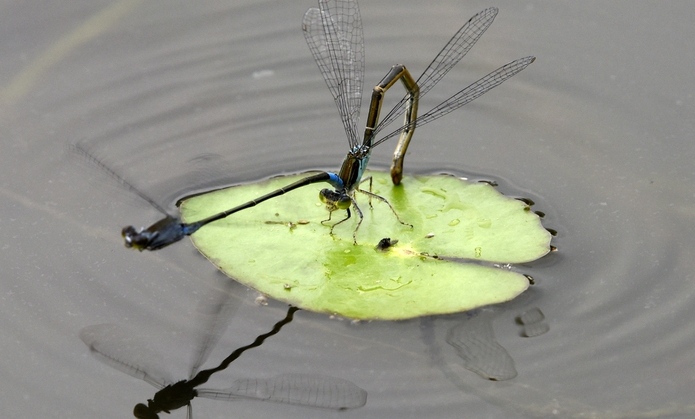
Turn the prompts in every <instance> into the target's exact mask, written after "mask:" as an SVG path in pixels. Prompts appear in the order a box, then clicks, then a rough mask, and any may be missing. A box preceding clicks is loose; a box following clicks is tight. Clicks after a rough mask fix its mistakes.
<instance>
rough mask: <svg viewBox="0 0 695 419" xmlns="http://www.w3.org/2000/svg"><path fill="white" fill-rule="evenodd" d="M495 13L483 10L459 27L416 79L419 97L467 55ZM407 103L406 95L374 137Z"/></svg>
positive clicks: (376, 130) (490, 10)
mask: <svg viewBox="0 0 695 419" xmlns="http://www.w3.org/2000/svg"><path fill="white" fill-rule="evenodd" d="M497 12H498V10H497V8H495V7H490V8H489V9H485V10H483V11H482V12H480V13H478V14H476V15H475V16H473V17H472V18H470V19H469V20H468V22H466V23H465V24H464V25H463V26H461V29H459V30H458V32H456V33H455V34H454V36H452V37H451V39H449V42H447V43H446V45H444V48H442V50H441V51H439V54H437V56H436V57H434V60H432V62H431V63H430V65H428V66H427V68H426V69H425V71H424V72H423V73H422V75H421V76H420V78H418V80H417V84H418V86H419V87H420V97H423V96H424V95H425V94H427V92H429V91H430V90H431V89H432V87H434V85H435V84H437V83H438V82H439V80H441V79H442V77H444V76H445V75H446V73H448V72H449V70H451V69H452V68H453V67H454V66H455V65H456V64H457V63H458V62H459V61H461V59H462V58H463V57H465V56H466V54H468V51H470V50H471V48H473V45H475V43H476V42H478V39H480V37H481V36H482V35H483V33H485V31H486V30H487V28H489V27H490V25H492V21H493V20H495V16H497ZM407 101H408V95H405V96H404V97H403V99H401V101H400V102H398V104H396V106H394V107H393V109H391V111H389V113H388V114H386V116H385V117H383V118H382V119H381V122H380V123H379V125H378V126H377V127H376V129H375V132H374V135H376V134H377V133H378V132H379V131H381V130H382V129H383V128H384V127H386V126H388V125H389V124H390V123H391V122H393V121H394V120H395V119H396V118H398V117H400V116H401V115H402V114H403V112H404V111H405V105H406V102H407Z"/></svg>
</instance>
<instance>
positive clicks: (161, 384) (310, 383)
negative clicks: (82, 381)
mask: <svg viewBox="0 0 695 419" xmlns="http://www.w3.org/2000/svg"><path fill="white" fill-rule="evenodd" d="M219 295H221V294H219ZM208 300H210V298H208ZM203 308H204V309H206V311H207V313H206V322H205V323H207V325H206V326H207V327H203V328H202V329H201V330H202V333H201V336H200V338H199V341H198V342H196V343H197V344H198V345H199V348H198V350H197V351H196V353H195V360H194V363H193V366H192V367H191V370H190V378H189V379H186V380H179V381H175V380H173V379H172V378H170V376H169V374H168V373H167V370H168V369H169V368H167V366H166V365H163V364H162V362H161V361H160V356H159V355H158V354H157V353H155V352H153V351H152V350H150V349H149V348H148V345H147V342H143V340H142V339H138V337H137V336H135V334H134V333H133V332H131V331H129V330H128V329H126V328H124V327H121V326H118V325H114V324H99V325H92V326H87V327H85V328H83V329H82V330H81V331H80V339H82V341H83V342H84V343H85V345H87V346H88V347H89V349H90V351H91V352H92V354H93V355H94V356H95V357H97V359H99V360H100V361H102V362H104V363H105V364H107V365H109V366H111V367H114V368H116V369H118V370H119V371H122V372H124V373H126V374H128V375H130V376H133V377H135V378H139V379H141V380H143V381H145V382H147V383H149V384H151V385H153V386H155V387H157V388H158V389H160V390H159V391H158V392H157V393H156V394H155V395H154V397H153V398H151V399H148V401H147V405H145V404H142V403H139V404H137V405H136V406H135V408H134V412H133V413H134V415H135V416H136V417H138V418H157V417H158V415H157V414H158V413H160V412H166V413H169V412H170V411H172V410H175V409H179V408H181V407H184V406H186V407H187V409H188V416H189V417H192V407H191V401H192V400H193V399H194V398H195V397H204V398H210V399H220V400H235V399H255V400H262V401H272V402H278V403H287V404H295V405H301V406H309V407H319V408H325V409H335V410H344V409H353V408H358V407H362V406H364V405H365V403H366V402H367V392H366V391H364V390H363V389H361V388H360V387H358V386H356V385H355V384H353V383H352V382H350V381H347V380H344V379H341V378H336V377H331V376H327V375H316V374H282V375H278V376H275V377H272V378H267V379H261V378H250V379H238V380H235V381H234V382H233V383H232V386H231V387H229V388H226V389H206V388H198V387H199V386H200V385H202V384H204V383H206V382H207V381H208V380H209V379H210V378H211V377H212V375H213V374H215V373H217V372H220V371H223V370H225V369H226V368H227V367H228V366H229V365H230V364H231V363H232V362H233V361H234V360H236V359H237V358H239V357H240V356H241V355H242V354H243V353H244V352H246V351H247V350H249V349H252V348H257V347H259V346H261V345H262V344H263V343H264V342H265V340H266V339H267V338H269V337H271V336H273V335H276V334H277V333H279V332H280V330H281V329H282V327H283V326H285V325H287V324H288V323H290V322H291V321H292V319H293V315H294V313H295V312H296V311H297V310H299V309H298V308H295V307H291V306H290V307H289V308H288V311H287V315H286V316H285V318H283V319H282V320H280V321H279V322H277V323H276V324H275V326H274V327H273V328H272V330H270V331H269V332H267V333H264V334H261V335H259V336H258V337H257V338H256V339H255V340H254V341H253V342H252V343H250V344H248V345H245V346H242V347H240V348H237V349H236V350H234V351H233V352H232V353H231V354H230V355H229V356H228V357H227V358H225V359H224V360H223V361H222V362H221V363H220V364H219V365H218V366H217V367H214V368H210V369H206V370H199V368H200V367H201V366H202V365H203V363H205V361H206V360H207V357H208V355H209V354H210V352H211V350H212V349H213V347H214V346H215V344H216V343H217V341H218V340H219V338H220V336H221V334H222V332H223V331H224V330H225V329H226V320H227V317H228V314H229V312H230V311H232V310H234V309H235V308H236V307H234V306H233V305H230V304H227V302H226V300H225V299H219V298H216V297H214V296H213V297H212V300H211V301H205V304H204V305H203Z"/></svg>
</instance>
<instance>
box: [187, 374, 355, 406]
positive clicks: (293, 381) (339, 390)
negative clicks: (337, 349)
mask: <svg viewBox="0 0 695 419" xmlns="http://www.w3.org/2000/svg"><path fill="white" fill-rule="evenodd" d="M197 391H198V396H200V397H206V398H211V399H224V400H234V399H238V398H246V399H256V400H265V401H271V402H277V403H288V404H296V405H301V406H311V407H321V408H325V409H336V410H343V409H354V408H357V407H362V406H364V405H365V404H366V403H367V392H366V391H364V390H363V389H361V388H360V387H358V386H356V385H355V384H353V383H352V382H350V381H347V380H343V379H342V378H336V377H330V376H327V375H309V374H283V375H278V376H276V377H272V378H269V379H240V380H236V381H234V385H233V386H232V387H230V388H228V389H223V390H209V389H198V390H197Z"/></svg>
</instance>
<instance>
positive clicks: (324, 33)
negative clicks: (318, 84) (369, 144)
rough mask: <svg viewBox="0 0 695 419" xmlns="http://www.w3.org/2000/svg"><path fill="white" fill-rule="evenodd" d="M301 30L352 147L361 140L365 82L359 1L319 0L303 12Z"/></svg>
mask: <svg viewBox="0 0 695 419" xmlns="http://www.w3.org/2000/svg"><path fill="white" fill-rule="evenodd" d="M302 30H303V31H304V38H305V39H306V43H307V45H308V46H309V50H310V51H311V54H312V55H313V57H314V61H316V64H317V65H318V67H319V70H320V71H321V75H323V79H324V80H325V81H326V85H327V86H328V90H329V91H330V92H331V95H332V96H333V100H334V102H335V104H336V106H337V107H338V112H339V113H340V118H341V120H342V122H343V126H344V127H345V133H346V134H347V137H348V141H349V142H350V147H351V148H352V147H354V146H356V145H358V144H359V131H358V129H357V124H358V121H359V117H360V105H361V104H362V87H363V85H364V39H363V32H362V19H361V17H360V10H359V8H358V6H357V2H356V1H355V0H319V8H311V9H309V10H307V12H306V13H305V14H304V20H303V22H302Z"/></svg>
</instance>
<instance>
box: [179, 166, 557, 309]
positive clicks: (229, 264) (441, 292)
mask: <svg viewBox="0 0 695 419" xmlns="http://www.w3.org/2000/svg"><path fill="white" fill-rule="evenodd" d="M306 175H307V174H301V175H294V176H286V177H277V178H272V179H269V180H267V181H264V182H260V183H255V184H249V185H242V186H235V187H231V188H227V189H223V190H219V191H215V192H211V193H207V194H204V195H199V196H196V197H193V198H190V199H187V200H185V201H184V202H183V203H182V205H181V212H182V217H183V218H184V220H186V221H187V222H188V221H194V220H198V219H201V218H204V217H207V216H209V215H212V214H214V213H217V212H220V211H223V210H225V209H228V208H232V207H234V206H236V205H239V204H240V203H243V202H245V201H249V200H251V199H253V198H256V197H258V196H260V195H263V194H265V193H268V192H269V191H271V190H274V189H277V188H280V187H282V186H285V185H287V184H289V183H291V182H294V181H297V180H299V179H301V178H302V177H303V176H306ZM365 176H372V177H373V181H374V183H373V189H372V191H373V192H374V193H376V194H378V195H380V196H382V197H384V198H386V199H387V200H388V201H389V202H390V203H391V204H392V205H393V207H394V209H395V210H396V212H397V213H398V215H399V216H400V218H401V219H402V220H403V221H404V222H407V223H409V224H412V225H413V227H410V226H406V225H402V224H401V223H399V221H398V219H397V218H396V216H395V215H394V214H393V212H392V211H391V210H390V209H389V207H388V205H386V204H385V203H383V202H380V201H378V200H375V199H372V206H373V207H371V208H370V204H369V197H368V196H367V195H365V194H361V193H359V192H358V193H357V195H356V197H357V202H358V205H359V206H360V208H361V209H362V212H363V213H364V221H363V222H362V225H361V226H360V228H359V230H358V233H357V244H356V245H355V244H354V243H353V231H354V230H355V227H356V225H357V221H358V216H357V215H356V214H355V213H354V212H353V216H352V218H350V219H349V220H347V221H345V222H343V223H341V224H340V225H338V226H336V227H335V229H334V231H333V235H331V234H330V225H331V224H333V223H334V222H336V221H339V220H341V219H343V218H344V217H345V211H342V210H339V211H336V212H334V213H333V220H332V221H330V222H329V223H327V224H326V225H324V224H322V223H321V221H322V220H325V219H326V218H328V212H327V210H326V209H325V208H324V206H323V204H321V203H320V202H319V199H318V192H319V189H320V188H321V187H323V186H321V187H317V186H316V185H313V186H307V187H304V188H300V189H297V190H295V191H292V192H289V193H287V194H285V195H282V196H280V197H277V198H274V199H271V200H269V201H267V202H264V203H261V204H259V205H258V206H256V207H254V208H251V209H248V210H244V211H241V212H239V213H236V214H234V215H231V216H229V217H227V218H226V219H223V220H220V221H217V222H215V223H212V224H210V225H208V226H205V227H204V228H202V229H201V230H200V231H198V232H197V233H195V234H194V235H193V236H192V240H193V243H194V244H195V246H196V247H197V248H198V250H200V252H201V253H202V254H203V255H205V256H206V257H207V258H208V259H209V260H210V261H211V262H212V263H213V264H215V266H217V267H218V268H219V269H220V270H222V271H223V272H224V273H225V274H227V275H228V276H230V277H231V278H234V279H235V280H237V281H239V282H241V283H243V284H245V285H247V286H249V287H252V288H255V289H256V290H258V291H260V292H262V293H263V294H266V295H268V296H271V297H273V298H275V299H278V300H281V301H285V302H287V303H289V304H292V305H295V306H297V307H300V308H302V309H305V310H311V311H317V312H325V313H330V314H337V315H340V316H344V317H348V318H353V319H383V320H386V319H388V320H396V319H407V318H413V317H418V316H424V315H432V314H445V313H454V312H460V311H466V310H470V309H473V308H476V307H480V306H484V305H489V304H495V303H500V302H504V301H508V300H511V299H513V298H514V297H516V296H517V295H519V294H520V293H522V292H523V291H524V290H525V289H526V288H527V287H528V285H529V282H528V279H527V278H526V277H525V276H523V275H521V274H519V273H516V272H512V271H510V270H508V269H503V268H499V267H496V266H494V264H507V263H522V262H529V261H532V260H535V259H538V258H540V257H542V256H543V255H545V254H546V253H548V251H549V250H550V238H551V236H550V234H549V233H548V231H547V230H545V228H543V226H542V225H541V222H540V219H539V218H538V216H537V215H536V214H535V213H533V212H532V211H529V208H528V206H527V205H526V204H524V203H523V202H521V201H518V200H516V199H512V198H508V197H505V196H504V195H502V194H500V193H499V192H497V191H496V190H495V188H493V187H492V186H490V185H488V184H485V183H471V182H468V181H465V180H462V179H459V178H456V177H453V176H448V175H435V176H406V177H404V179H403V183H402V184H401V185H399V186H393V185H392V184H391V182H390V177H389V175H388V174H387V173H383V172H376V171H372V172H370V173H368V174H366V175H365ZM362 186H363V187H365V188H366V187H367V184H366V183H365V184H363V185H362ZM384 238H390V239H391V243H392V245H391V246H382V247H386V249H383V250H379V249H377V244H378V243H379V242H380V241H381V240H382V239H384ZM395 240H397V242H395V243H394V241H395ZM382 244H383V243H382Z"/></svg>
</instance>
